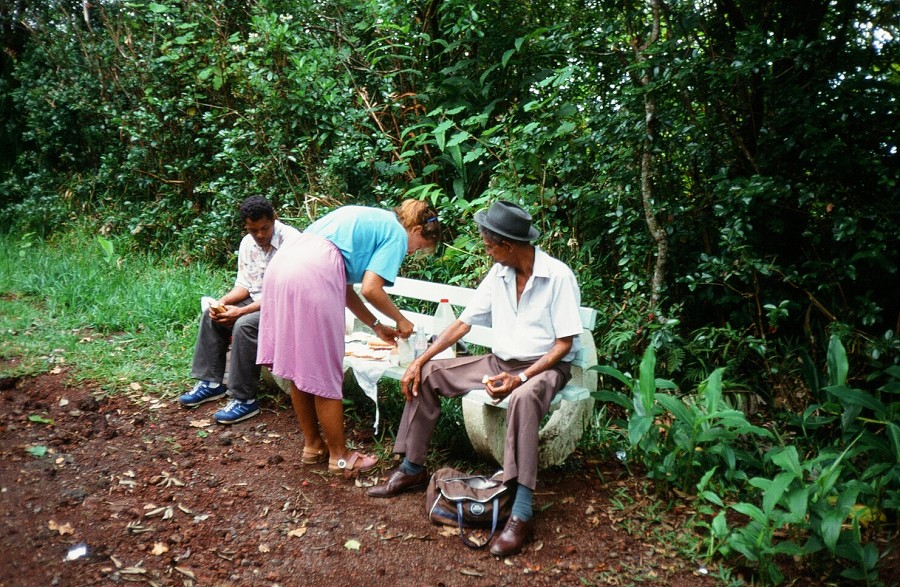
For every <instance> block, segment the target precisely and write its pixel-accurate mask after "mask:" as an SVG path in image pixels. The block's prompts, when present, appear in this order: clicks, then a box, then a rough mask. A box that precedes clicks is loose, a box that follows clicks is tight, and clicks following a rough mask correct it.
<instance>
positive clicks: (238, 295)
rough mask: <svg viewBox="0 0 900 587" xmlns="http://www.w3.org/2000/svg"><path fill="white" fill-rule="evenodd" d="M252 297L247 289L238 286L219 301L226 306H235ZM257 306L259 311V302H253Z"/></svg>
mask: <svg viewBox="0 0 900 587" xmlns="http://www.w3.org/2000/svg"><path fill="white" fill-rule="evenodd" d="M249 297H250V291H249V290H248V289H247V288H246V287H242V286H240V285H236V286H234V287H233V288H231V291H229V292H228V293H227V294H225V295H224V296H222V297H221V298H219V301H220V302H222V303H223V304H225V305H230V306H233V305H235V304H237V303H238V302H243V301H244V300H246V299H247V298H249ZM253 303H254V304H256V305H257V308H256V309H257V310H258V309H259V304H258V303H257V302H253Z"/></svg>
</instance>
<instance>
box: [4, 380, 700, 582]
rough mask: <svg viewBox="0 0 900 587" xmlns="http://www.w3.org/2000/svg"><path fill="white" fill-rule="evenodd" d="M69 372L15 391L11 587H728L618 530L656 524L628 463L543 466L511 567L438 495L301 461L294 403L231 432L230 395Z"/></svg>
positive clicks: (7, 538)
mask: <svg viewBox="0 0 900 587" xmlns="http://www.w3.org/2000/svg"><path fill="white" fill-rule="evenodd" d="M66 381H67V380H66V378H65V373H57V374H47V375H42V376H40V377H37V378H23V379H21V380H6V381H5V382H3V383H2V384H0V387H2V389H0V398H2V401H0V408H2V409H0V507H2V514H0V537H2V548H0V587H18V586H29V587H30V586H48V585H59V586H78V587H82V586H86V585H115V584H123V583H130V582H140V583H143V584H147V585H218V586H229V585H234V586H238V585H241V586H244V585H265V586H275V585H281V586H285V587H287V586H293V585H320V586H323V587H324V586H331V585H366V586H370V587H373V586H380V585H389V586H400V585H404V586H405V585H432V586H437V585H448V586H449V585H467V586H481V585H521V584H528V585H594V584H597V585H626V584H631V583H634V582H644V581H649V582H653V583H656V584H664V585H674V586H688V585H690V586H691V587H701V586H704V585H713V584H715V582H714V581H713V580H712V579H711V578H710V577H709V576H703V575H700V574H699V573H698V572H697V569H696V566H695V565H693V564H690V563H687V562H685V561H684V560H682V559H679V558H678V557H677V556H676V555H675V554H674V552H672V549H667V548H665V547H660V546H659V545H652V544H650V543H642V542H641V541H639V540H636V539H635V538H634V537H632V535H630V534H629V533H627V532H624V531H622V530H618V529H617V527H616V526H613V525H612V523H611V521H612V518H613V517H617V516H618V517H619V518H622V517H627V516H630V515H633V516H636V517H639V516H640V512H639V511H638V510H639V506H638V505H637V504H635V505H633V506H631V510H632V511H631V512H629V507H628V506H625V507H624V509H623V506H622V505H621V504H620V503H617V505H616V506H613V505H612V504H611V501H610V497H611V496H616V495H619V494H620V493H621V492H622V491H624V490H626V489H628V484H633V483H635V481H633V480H629V479H627V478H625V476H624V475H623V472H622V471H621V470H617V467H616V466H615V464H603V463H601V464H592V465H591V466H589V467H588V466H585V467H577V466H576V467H568V468H567V469H566V472H565V473H552V472H551V473H549V474H545V475H543V476H542V478H541V481H540V484H539V486H538V489H537V494H536V498H535V501H536V503H535V506H536V511H539V512H540V513H539V516H540V517H539V519H538V525H537V530H536V535H535V540H534V542H533V543H532V544H531V545H530V546H528V547H527V548H526V550H525V551H524V552H523V553H522V554H520V555H519V556H515V557H511V558H509V559H506V560H500V559H496V558H494V557H492V556H490V555H489V554H488V553H487V552H485V551H474V550H470V549H468V548H466V547H465V546H464V545H463V544H461V542H460V540H459V538H458V536H457V535H456V534H455V533H454V532H453V531H452V530H448V529H445V528H441V527H436V526H432V525H430V524H429V523H428V521H427V519H426V518H425V515H424V511H423V495H422V493H413V494H407V495H404V496H402V497H399V498H397V499H393V500H373V499H371V498H368V497H367V496H366V495H365V492H364V489H362V488H361V487H359V486H357V484H354V483H353V482H348V481H345V480H343V479H341V478H337V477H333V476H330V475H328V474H327V473H326V471H325V468H324V466H319V467H307V466H303V465H301V464H300V461H299V454H298V453H299V448H300V447H301V438H300V434H299V432H298V431H297V427H296V424H295V420H294V416H293V413H292V412H291V410H290V406H289V404H288V403H287V402H285V403H282V404H279V403H277V402H275V401H274V400H267V401H266V402H265V403H264V410H263V414H262V415H261V416H260V417H258V418H254V419H251V420H249V421H247V422H245V423H242V424H238V425H235V426H233V427H231V428H225V427H222V426H219V425H216V424H215V423H214V422H211V421H210V420H209V417H210V415H211V413H212V412H213V411H214V410H215V409H216V407H215V406H213V405H212V404H207V406H204V407H200V408H199V409H197V410H194V411H188V410H184V409H182V408H181V407H180V406H178V405H177V403H176V402H170V401H159V400H156V399H154V398H152V397H151V396H150V395H144V396H142V392H141V391H140V390H136V392H135V394H134V397H133V398H124V397H122V396H117V397H105V396H103V395H102V394H101V393H100V392H98V390H96V389H92V388H90V387H85V386H77V387H75V386H69V385H68V384H67V383H66ZM594 467H600V468H601V473H602V475H603V479H604V480H605V483H602V482H600V481H599V480H598V475H597V474H596V473H595V469H594ZM573 471H574V472H573ZM366 481H369V480H366ZM541 510H543V511H541ZM659 523H661V524H665V522H664V521H663V522H659ZM79 545H85V546H86V555H85V556H82V557H80V558H77V559H75V560H69V561H67V560H64V559H65V558H66V556H67V553H69V552H70V551H71V552H72V553H73V554H75V553H77V550H73V547H75V548H77V547H78V546H79Z"/></svg>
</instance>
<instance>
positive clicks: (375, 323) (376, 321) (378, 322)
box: [372, 318, 381, 330]
mask: <svg viewBox="0 0 900 587" xmlns="http://www.w3.org/2000/svg"><path fill="white" fill-rule="evenodd" d="M379 324H381V320H379V319H378V318H375V322H372V329H373V330H374V329H375V327H376V326H378V325H379Z"/></svg>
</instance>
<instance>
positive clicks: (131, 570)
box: [119, 567, 147, 575]
mask: <svg viewBox="0 0 900 587" xmlns="http://www.w3.org/2000/svg"><path fill="white" fill-rule="evenodd" d="M119 572H120V573H121V574H123V575H146V574H147V569H144V568H141V567H125V568H124V569H121V570H119Z"/></svg>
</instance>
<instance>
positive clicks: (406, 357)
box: [397, 337, 416, 367]
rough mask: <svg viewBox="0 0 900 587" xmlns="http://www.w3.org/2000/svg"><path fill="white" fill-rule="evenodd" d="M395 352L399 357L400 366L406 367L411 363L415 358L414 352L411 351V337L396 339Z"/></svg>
mask: <svg viewBox="0 0 900 587" xmlns="http://www.w3.org/2000/svg"><path fill="white" fill-rule="evenodd" d="M397 351H398V354H399V355H400V366H401V367H406V366H407V365H409V364H410V363H412V360H413V358H415V356H416V355H415V350H413V341H412V337H409V338H399V339H397Z"/></svg>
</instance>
